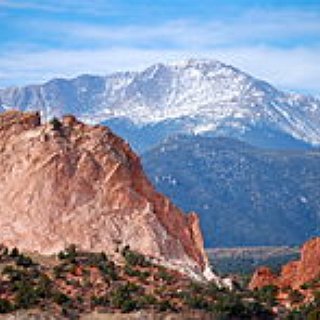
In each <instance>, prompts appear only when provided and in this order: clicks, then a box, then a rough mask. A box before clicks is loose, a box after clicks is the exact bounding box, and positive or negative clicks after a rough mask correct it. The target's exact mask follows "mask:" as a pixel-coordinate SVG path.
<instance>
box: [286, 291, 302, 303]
mask: <svg viewBox="0 0 320 320" xmlns="http://www.w3.org/2000/svg"><path fill="white" fill-rule="evenodd" d="M289 299H290V301H291V303H301V302H302V301H303V299H304V295H303V294H302V293H301V292H300V291H298V290H291V291H290V292H289Z"/></svg>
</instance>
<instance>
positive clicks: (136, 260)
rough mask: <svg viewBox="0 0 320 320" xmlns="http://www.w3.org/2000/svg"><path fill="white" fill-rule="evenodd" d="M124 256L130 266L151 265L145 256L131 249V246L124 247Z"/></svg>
mask: <svg viewBox="0 0 320 320" xmlns="http://www.w3.org/2000/svg"><path fill="white" fill-rule="evenodd" d="M122 256H123V257H124V259H125V261H126V263H127V264H128V265H130V266H140V267H150V266H151V263H150V262H149V261H148V260H146V258H145V256H144V255H142V254H140V253H138V252H135V251H132V250H130V247H129V246H126V247H124V249H123V250H122Z"/></svg>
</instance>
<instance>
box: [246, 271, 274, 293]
mask: <svg viewBox="0 0 320 320" xmlns="http://www.w3.org/2000/svg"><path fill="white" fill-rule="evenodd" d="M276 281H277V277H276V276H275V275H274V274H273V273H272V271H271V270H270V269H269V268H267V267H260V268H258V269H257V270H256V272H255V273H254V275H253V277H252V279H251V281H250V284H249V289H250V290H254V289H257V288H262V287H265V286H268V285H274V284H276Z"/></svg>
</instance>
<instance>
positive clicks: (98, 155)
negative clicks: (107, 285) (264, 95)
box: [0, 111, 207, 271]
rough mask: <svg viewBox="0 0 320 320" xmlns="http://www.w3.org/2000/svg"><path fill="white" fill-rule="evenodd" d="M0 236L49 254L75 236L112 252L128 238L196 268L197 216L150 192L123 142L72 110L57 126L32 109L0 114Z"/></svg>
mask: <svg viewBox="0 0 320 320" xmlns="http://www.w3.org/2000/svg"><path fill="white" fill-rule="evenodd" d="M0 150H1V153H0V203H1V206H0V230H1V233H0V242H3V243H4V244H6V245H8V246H17V247H19V248H21V249H22V250H28V251H38V252H41V253H46V254H50V253H54V252H57V251H59V250H61V249H63V248H64V247H65V246H67V245H68V244H71V243H74V244H77V245H78V246H79V247H81V248H82V249H85V250H93V251H98V250H99V251H100V250H104V251H106V252H110V253H111V252H114V251H115V250H116V248H117V247H118V246H119V245H120V246H121V245H129V246H130V247H131V248H132V249H135V250H138V251H140V252H142V253H144V254H146V255H149V256H154V257H156V258H159V259H162V260H163V261H166V262H168V263H169V264H171V265H176V266H180V267H182V268H184V269H185V270H186V269H191V270H193V271H195V270H196V271H200V270H201V271H203V270H204V269H205V267H206V265H207V257H206V255H205V252H204V249H203V239H202V234H201V231H200V229H199V223H198V217H197V216H196V215H195V214H192V215H185V214H183V213H182V212H181V211H180V210H179V209H178V208H177V207H175V206H174V205H173V204H172V203H171V202H170V200H169V199H168V198H166V197H165V196H163V195H162V194H160V193H158V192H156V191H155V190H154V188H153V186H152V185H151V184H150V182H149V181H148V179H147V178H146V177H145V175H144V173H143V170H142V168H141V164H140V160H139V158H138V157H137V156H136V155H135V154H134V153H133V152H132V150H131V149H130V147H129V145H128V144H127V143H126V142H125V141H123V140H122V139H121V138H119V137H117V136H116V135H114V134H113V133H112V132H111V131H110V130H109V129H108V128H105V127H102V126H88V125H85V124H83V123H81V122H79V121H77V120H76V119H75V118H74V117H73V116H66V117H64V118H63V119H62V128H61V129H60V130H54V127H53V126H52V125H50V124H44V125H41V124H40V117H39V114H37V113H21V112H17V111H12V112H8V113H3V114H1V115H0Z"/></svg>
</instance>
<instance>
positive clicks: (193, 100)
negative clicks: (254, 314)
mask: <svg viewBox="0 0 320 320" xmlns="http://www.w3.org/2000/svg"><path fill="white" fill-rule="evenodd" d="M1 105H2V106H3V107H5V108H14V107H18V108H19V109H21V110H35V109H41V111H42V113H43V114H44V116H46V117H52V116H53V115H62V114H65V113H74V114H76V115H77V116H78V117H80V118H82V119H85V120H87V121H88V122H102V121H110V119H114V118H117V119H125V120H126V121H128V120H129V121H130V122H131V123H132V125H133V126H135V127H136V128H141V127H145V126H150V125H151V126H153V125H156V124H160V123H162V122H166V126H167V125H168V121H169V122H170V121H171V122H173V123H175V126H176V121H179V126H178V127H179V130H178V131H179V133H181V132H182V133H188V132H190V133H196V134H215V135H228V136H239V135H240V136H244V135H245V134H247V133H248V132H251V131H252V130H257V128H258V131H257V132H258V133H257V134H258V135H259V130H260V129H259V128H263V129H264V130H266V129H267V131H272V132H274V131H277V132H281V133H282V134H285V135H288V136H290V137H292V138H293V139H297V140H301V141H304V142H306V143H309V144H314V145H318V144H320V100H317V99H315V98H312V97H306V96H302V95H297V94H287V93H283V92H281V91H279V90H277V89H275V88H274V87H272V86H271V85H269V84H268V83H266V82H263V81H260V80H257V79H255V78H253V77H251V76H249V75H248V74H246V73H243V72H241V71H240V70H238V69H236V68H234V67H232V66H228V65H225V64H223V63H221V62H218V61H214V60H187V61H182V62H178V63H170V64H161V63H160V64H156V65H153V66H151V67H149V68H147V69H146V70H144V71H142V72H123V73H115V74H111V75H109V76H106V77H98V76H89V75H84V76H80V77H78V78H75V79H71V80H64V79H55V80H52V81H49V82H47V83H46V84H44V85H34V86H27V87H23V88H8V89H3V90H0V106H1ZM107 123H108V122H107ZM127 138H128V137H127ZM130 142H131V141H130Z"/></svg>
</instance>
